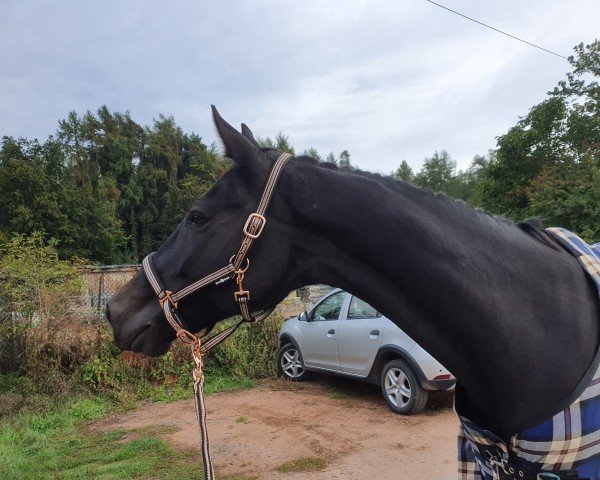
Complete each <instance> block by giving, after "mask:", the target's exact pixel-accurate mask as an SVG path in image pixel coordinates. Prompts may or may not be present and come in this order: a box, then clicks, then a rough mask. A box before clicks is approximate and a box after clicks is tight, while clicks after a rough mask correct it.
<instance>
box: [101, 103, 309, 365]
mask: <svg viewBox="0 0 600 480" xmlns="http://www.w3.org/2000/svg"><path fill="white" fill-rule="evenodd" d="M213 117H214V121H215V124H216V127H217V131H218V133H219V135H220V137H221V140H222V142H223V144H224V147H225V154H226V156H227V157H229V158H230V159H232V160H233V168H231V169H230V170H229V171H228V172H227V173H225V174H224V175H223V176H222V177H221V178H220V179H219V180H218V182H217V183H216V184H215V185H214V186H213V188H212V189H211V190H210V191H209V192H208V193H206V195H204V196H203V197H202V198H200V199H198V200H197V201H195V202H194V204H193V205H192V207H191V208H190V210H189V211H188V212H187V214H186V215H185V217H184V218H183V220H182V221H181V223H180V224H179V226H178V227H177V228H176V229H175V231H174V232H173V233H172V234H171V236H170V237H169V238H168V239H167V240H166V241H165V242H164V243H163V244H162V245H161V246H160V248H159V249H158V250H157V251H156V253H155V254H154V256H153V263H154V268H155V270H156V274H157V275H158V276H159V277H160V279H161V281H162V283H163V284H164V285H165V287H166V288H167V289H168V290H170V291H173V292H175V291H177V290H179V289H181V288H183V287H185V286H187V285H189V284H191V283H193V282H194V281H196V280H198V279H200V278H202V277H204V276H206V275H208V274H210V273H212V272H214V271H216V270H219V269H220V268H221V267H223V266H224V265H226V264H227V263H228V261H229V259H230V258H231V257H232V255H234V254H235V253H236V252H237V251H238V249H239V247H240V243H241V241H242V239H243V233H242V232H243V228H244V224H245V223H246V220H247V218H248V216H249V215H250V214H251V213H252V212H254V211H255V209H256V206H257V204H258V202H259V199H260V196H261V193H262V190H263V187H264V184H265V181H266V179H267V177H268V175H269V172H270V170H271V167H272V165H273V162H274V160H275V159H276V158H277V157H278V156H279V152H277V151H275V150H272V149H261V148H260V147H259V145H258V143H257V142H256V140H255V139H254V137H253V136H252V133H251V131H250V130H249V129H248V127H247V126H246V125H242V132H243V134H240V133H239V132H238V131H237V130H235V129H234V128H233V127H232V126H231V125H229V124H228V123H227V122H226V121H225V120H223V118H221V116H220V115H219V113H218V112H217V110H216V109H215V108H214V107H213ZM284 177H285V175H284ZM285 182H286V181H285V178H281V179H280V185H281V183H284V185H282V186H280V187H279V188H280V189H285ZM278 191H280V190H279V189H278ZM283 197H284V196H282V195H278V193H277V192H276V193H275V195H274V197H273V199H272V201H271V204H270V205H269V208H268V211H267V222H266V228H265V229H264V232H263V233H262V235H261V237H260V239H259V240H258V241H257V242H255V244H254V245H253V246H252V248H251V250H250V252H249V254H248V257H249V259H250V261H251V267H250V270H249V271H248V273H247V276H246V279H245V280H244V285H245V287H246V289H248V290H249V291H250V292H251V295H252V296H251V299H250V308H251V309H252V310H259V309H264V308H269V307H272V306H274V305H276V304H277V303H278V302H279V301H281V300H282V299H283V298H284V297H285V295H286V294H287V293H288V292H289V291H290V290H292V289H293V288H295V285H294V284H295V283H297V281H298V280H297V276H295V275H294V274H293V273H292V270H294V269H293V268H292V267H293V264H294V263H296V260H297V258H294V256H293V252H294V249H295V246H294V241H293V239H294V238H298V236H299V232H298V231H297V228H296V227H295V226H294V225H293V223H294V222H292V221H291V220H290V218H291V216H292V215H291V212H290V210H289V206H288V202H286V201H285V200H284V198H283ZM288 198H289V195H288ZM297 286H300V285H297ZM235 287H236V285H235V283H234V282H232V281H229V282H225V283H223V284H221V285H214V284H213V285H209V286H207V287H205V288H203V289H201V290H199V291H196V292H195V293H193V294H192V295H190V296H189V297H186V298H185V299H183V300H182V301H181V302H180V305H179V307H178V310H179V312H180V315H181V316H182V317H183V318H184V319H185V321H186V324H187V326H188V327H189V329H190V330H192V331H193V332H199V331H201V330H204V329H206V330H207V331H208V330H210V329H211V328H212V327H213V326H214V325H215V324H216V323H217V322H218V321H220V320H223V319H225V318H228V317H231V316H232V315H235V314H236V313H239V310H237V304H236V303H235V301H234V299H233V293H234V291H235V290H236V288H235ZM106 317H107V319H108V320H109V322H110V324H111V326H112V328H113V332H114V337H115V341H116V343H117V345H118V346H119V347H121V348H122V349H124V350H132V351H134V352H143V353H145V354H147V355H152V356H157V355H162V354H164V353H165V352H166V351H167V350H168V349H169V346H170V344H171V342H172V341H173V340H174V339H175V333H174V331H173V330H172V328H171V327H170V325H169V324H168V323H167V321H166V319H165V316H164V314H163V311H162V309H161V307H160V305H159V302H158V301H157V297H156V295H155V292H154V291H153V289H152V287H151V285H150V283H149V281H148V278H147V276H146V275H145V274H144V272H143V270H140V271H139V272H138V273H137V274H136V275H135V276H134V277H133V278H132V279H131V280H130V281H129V282H128V283H127V284H125V285H124V286H123V287H122V288H121V289H120V290H119V291H118V292H117V293H116V294H115V295H114V296H113V297H112V298H111V300H110V302H109V304H108V306H107V308H106Z"/></svg>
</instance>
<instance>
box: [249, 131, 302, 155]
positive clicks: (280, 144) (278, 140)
mask: <svg viewBox="0 0 600 480" xmlns="http://www.w3.org/2000/svg"><path fill="white" fill-rule="evenodd" d="M257 142H258V144H259V145H260V146H261V147H263V148H274V149H275V150H279V151H280V152H282V153H283V152H285V153H289V154H291V155H296V153H295V151H294V147H292V146H291V145H290V141H289V137H288V136H287V135H285V134H284V133H282V132H279V133H278V134H277V135H275V140H273V139H271V137H267V138H264V139H262V138H260V137H258V139H257Z"/></svg>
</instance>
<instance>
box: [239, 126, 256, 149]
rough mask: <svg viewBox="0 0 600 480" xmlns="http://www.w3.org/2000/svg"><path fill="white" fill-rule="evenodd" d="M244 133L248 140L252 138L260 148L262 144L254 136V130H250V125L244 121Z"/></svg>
mask: <svg viewBox="0 0 600 480" xmlns="http://www.w3.org/2000/svg"><path fill="white" fill-rule="evenodd" d="M242 135H243V136H244V137H246V138H247V139H248V140H250V141H251V142H252V143H253V144H254V145H255V146H256V147H257V148H260V145H259V144H258V142H257V141H256V139H255V138H254V135H252V130H250V129H249V128H248V125H246V124H245V123H242Z"/></svg>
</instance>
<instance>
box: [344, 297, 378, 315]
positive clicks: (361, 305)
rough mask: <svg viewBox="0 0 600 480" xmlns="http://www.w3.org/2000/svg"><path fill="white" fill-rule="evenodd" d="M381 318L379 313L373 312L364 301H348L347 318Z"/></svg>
mask: <svg viewBox="0 0 600 480" xmlns="http://www.w3.org/2000/svg"><path fill="white" fill-rule="evenodd" d="M379 317H381V313H379V312H378V311H377V310H375V309H374V308H373V307H372V306H371V305H369V304H368V303H367V302H365V301H364V300H361V299H360V298H358V297H354V296H353V297H352V300H350V307H349V308H348V318H349V319H352V318H356V319H358V318H379Z"/></svg>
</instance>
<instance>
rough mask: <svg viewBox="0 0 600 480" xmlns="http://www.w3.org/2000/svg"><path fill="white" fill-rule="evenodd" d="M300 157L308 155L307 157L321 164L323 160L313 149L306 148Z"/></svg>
mask: <svg viewBox="0 0 600 480" xmlns="http://www.w3.org/2000/svg"><path fill="white" fill-rule="evenodd" d="M302 155H308V156H309V157H312V158H314V159H315V160H316V161H317V162H322V161H323V158H322V157H321V155H319V152H318V151H317V149H316V148H315V147H310V148H307V149H306V150H304V151H303V152H302Z"/></svg>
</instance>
